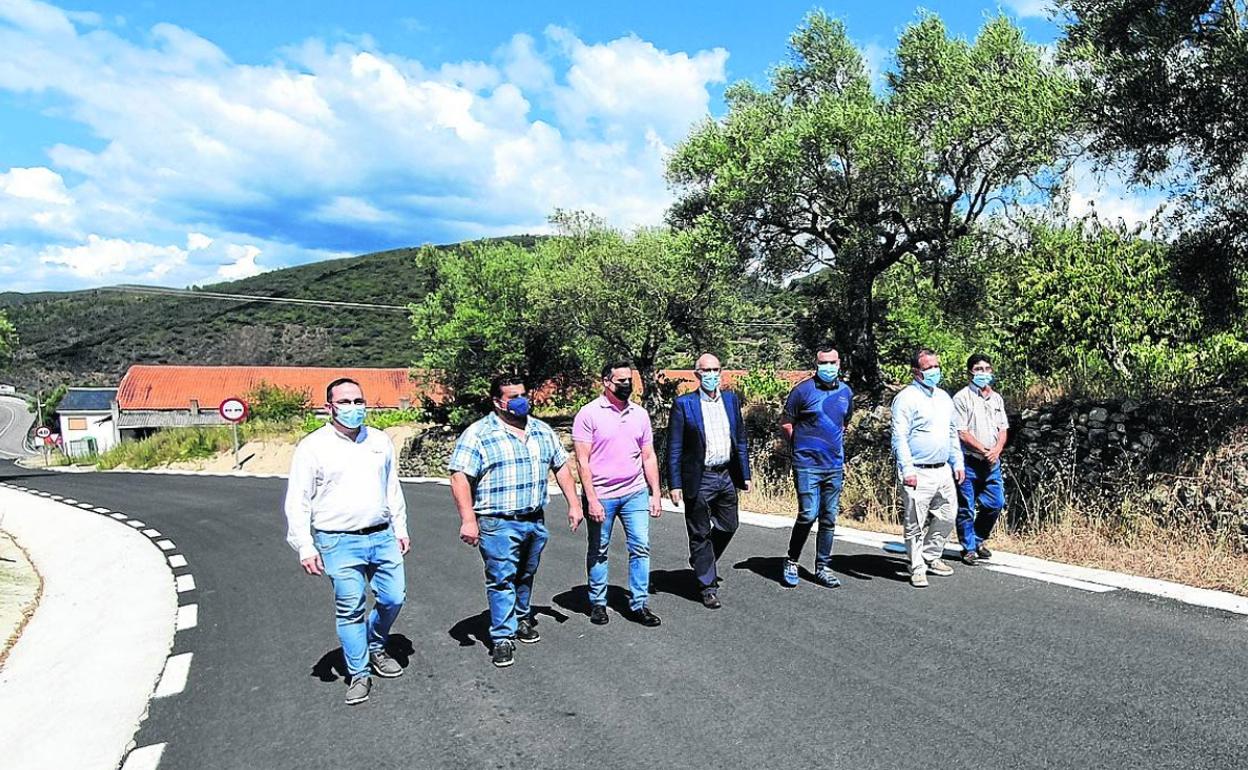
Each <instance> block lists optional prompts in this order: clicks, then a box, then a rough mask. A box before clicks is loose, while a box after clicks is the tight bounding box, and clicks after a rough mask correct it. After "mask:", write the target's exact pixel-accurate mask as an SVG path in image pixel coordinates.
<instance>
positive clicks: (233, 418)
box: [217, 398, 248, 422]
mask: <svg viewBox="0 0 1248 770" xmlns="http://www.w3.org/2000/svg"><path fill="white" fill-rule="evenodd" d="M217 411H218V412H220V413H221V416H222V417H224V418H225V419H226V420H228V421H229V422H242V421H243V420H246V419H247V412H248V408H247V402H246V401H244V400H242V399H241V398H227V399H226V400H224V401H222V402H221V406H219V407H217Z"/></svg>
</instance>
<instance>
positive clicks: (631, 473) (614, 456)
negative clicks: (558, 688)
mask: <svg viewBox="0 0 1248 770" xmlns="http://www.w3.org/2000/svg"><path fill="white" fill-rule="evenodd" d="M632 393H633V369H632V366H630V365H629V363H628V362H627V361H622V362H617V363H612V364H607V365H606V366H604V367H603V368H602V396H601V397H600V398H596V399H594V400H593V401H591V402H589V403H588V404H586V405H585V406H583V407H581V410H580V411H579V412H577V413H576V419H575V420H574V421H573V423H572V442H573V443H574V444H575V445H576V464H577V469H578V472H579V473H580V475H581V489H582V491H583V494H584V497H585V505H584V508H585V514H586V520H587V521H586V523H587V524H588V526H587V527H586V529H587V530H588V531H589V550H588V554H587V555H586V558H585V568H586V571H587V572H588V574H589V603H590V607H591V611H590V614H589V620H590V622H592V623H594V624H595V625H599V626H601V625H603V624H605V623H606V622H607V620H608V617H607V549H608V547H609V546H610V545H611V530H612V528H613V526H614V524H615V521H616V519H619V520H620V521H621V522H622V523H623V524H624V536H625V538H626V539H627V542H628V588H629V591H630V594H631V595H630V597H629V602H628V608H629V615H630V617H631V619H632V620H634V621H636V622H638V623H640V624H642V625H643V626H648V627H654V626H657V625H659V624H660V623H661V622H662V621H661V620H659V616H658V615H655V614H654V613H653V612H651V611H650V608H649V607H647V606H646V600H647V599H648V598H649V597H650V517H652V516H653V517H655V518H658V517H659V515H661V514H662V513H663V507H662V504H661V502H660V497H659V461H658V458H656V457H655V454H654V441H653V436H652V434H651V431H650V415H649V414H647V413H646V410H645V409H642V408H641V406H640V405H639V404H634V403H633V402H632V401H629V396H631V395H632Z"/></svg>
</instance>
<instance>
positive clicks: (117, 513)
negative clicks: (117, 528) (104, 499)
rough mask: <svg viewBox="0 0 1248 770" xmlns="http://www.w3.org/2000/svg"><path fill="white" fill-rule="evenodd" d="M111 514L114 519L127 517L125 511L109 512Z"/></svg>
mask: <svg viewBox="0 0 1248 770" xmlns="http://www.w3.org/2000/svg"><path fill="white" fill-rule="evenodd" d="M109 516H111V517H113V518H114V519H117V520H118V521H120V520H121V519H124V518H126V514H124V513H119V512H114V513H110V514H109Z"/></svg>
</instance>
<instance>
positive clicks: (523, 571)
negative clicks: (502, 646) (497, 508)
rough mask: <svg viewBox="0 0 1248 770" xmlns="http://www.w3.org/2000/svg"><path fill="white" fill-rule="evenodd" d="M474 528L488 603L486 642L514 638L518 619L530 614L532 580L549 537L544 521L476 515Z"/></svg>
mask: <svg viewBox="0 0 1248 770" xmlns="http://www.w3.org/2000/svg"><path fill="white" fill-rule="evenodd" d="M477 528H478V529H479V530H480V539H479V540H478V541H477V544H478V548H479V549H480V551H481V560H482V561H483V562H485V598H486V600H487V601H488V602H489V603H490V639H491V640H493V641H494V642H501V641H502V640H504V639H514V638H515V637H516V627H517V626H518V625H519V621H520V619H521V618H528V617H529V615H530V613H532V612H533V607H532V604H531V602H532V598H533V578H534V577H535V576H536V575H537V567H538V565H539V564H540V563H541V561H542V549H543V548H545V547H546V540H547V538H548V537H549V534H548V533H547V531H546V522H544V521H543V520H542V519H541V518H540V517H539V518H534V519H500V518H499V517H497V516H479V517H477Z"/></svg>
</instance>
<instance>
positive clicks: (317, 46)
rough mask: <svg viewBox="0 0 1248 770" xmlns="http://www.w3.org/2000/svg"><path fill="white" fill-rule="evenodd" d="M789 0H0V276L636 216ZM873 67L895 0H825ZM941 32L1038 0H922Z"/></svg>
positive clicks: (219, 259)
mask: <svg viewBox="0 0 1248 770" xmlns="http://www.w3.org/2000/svg"><path fill="white" fill-rule="evenodd" d="M812 7H814V6H812V5H811V4H809V3H799V2H771V3H758V2H672V1H671V0H668V1H667V2H649V1H645V2H632V3H584V2H580V3H554V2H512V3H504V2H498V3H472V2H461V3H437V4H434V3H417V2H390V1H387V2H367V3H358V4H346V3H331V2H325V1H324V0H321V1H320V2H311V1H307V0H304V1H300V2H289V1H288V2H278V1H277V0H274V1H272V2H260V3H257V2H254V0H251V1H250V2H240V1H238V0H217V1H216V2H202V1H201V0H184V1H183V2H177V3H168V2H163V3H156V2H87V3H80V4H74V5H72V6H57V5H50V4H45V3H41V2H35V1H34V0H0V290H10V289H12V290H19V291H31V290H43V289H67V288H80V287H85V286H96V285H104V284H110V283H118V282H142V283H156V284H165V285H188V284H202V283H208V282H212V281H218V280H224V279H230V278H237V277H243V276H246V275H250V274H254V273H256V272H258V271H262V270H267V269H273V268H277V267H283V266H287V265H291V264H299V263H304V262H308V261H313V260H317V259H325V258H330V257H337V256H344V255H348V254H358V253H363V252H367V251H372V250H376V249H382V248H389V247H394V246H404V245H415V244H420V243H425V242H448V241H456V240H461V239H464V238H472V237H479V236H484V235H496V234H507V233H516V232H536V231H540V230H542V228H543V227H544V225H545V218H546V216H547V215H548V214H549V213H550V212H551V211H552V210H554V209H555V208H586V209H590V210H593V211H595V212H597V213H599V214H601V215H603V216H605V217H606V218H607V219H608V221H610V222H612V223H613V224H616V225H619V226H623V227H628V226H634V225H642V224H654V223H657V222H658V221H659V220H660V218H661V216H662V212H663V210H664V208H665V207H666V205H667V204H668V202H669V201H670V192H669V191H668V190H667V188H666V185H665V183H664V181H663V178H662V168H663V165H662V164H663V157H664V155H665V153H667V152H668V151H670V148H671V147H672V146H674V145H675V144H676V143H677V142H679V141H680V139H681V138H682V137H683V136H684V135H685V134H686V133H687V131H688V128H689V126H690V125H692V124H693V123H694V122H696V121H697V120H699V119H702V118H704V117H705V116H706V115H708V114H710V115H719V114H721V113H722V110H723V104H722V94H723V91H724V88H725V87H726V86H727V85H728V84H730V83H732V82H734V81H737V80H741V79H749V80H754V81H757V82H763V81H764V80H765V78H766V74H767V71H768V68H769V67H770V66H771V65H773V64H775V63H777V62H778V61H781V60H782V59H783V57H784V56H785V42H786V39H787V36H788V35H789V33H790V32H791V31H792V30H793V28H794V27H795V26H796V25H797V24H798V23H799V21H800V20H801V18H802V16H803V15H804V14H805V13H806V12H807V11H809V10H810V9H811V8H812ZM824 7H825V9H826V10H827V11H829V12H830V13H832V14H833V15H836V16H839V17H841V18H843V19H844V20H845V21H846V23H847V25H848V28H849V30H850V34H851V35H852V36H853V38H854V40H855V41H856V42H857V43H858V44H859V46H860V47H861V48H862V50H863V53H864V56H865V58H866V59H867V61H868V63H869V65H870V66H871V67H873V68H874V69H875V70H877V71H878V70H879V69H880V68H882V67H886V66H887V57H888V51H889V49H890V48H891V47H892V45H893V44H894V41H895V40H896V38H897V35H898V33H899V31H900V30H901V29H903V28H904V26H905V25H906V24H908V23H910V22H912V21H914V20H915V19H916V18H917V17H918V14H919V13H920V10H919V7H918V6H916V5H914V4H913V3H911V2H901V1H898V0H876V1H875V2H869V3H868V2H854V3H840V4H829V5H825V6H824ZM922 7H923V8H925V9H927V10H930V11H933V12H935V13H937V14H939V15H940V16H941V17H942V18H943V19H944V20H945V21H946V23H947V24H948V25H949V27H950V28H951V29H952V30H953V31H954V32H955V33H957V34H962V35H967V36H973V35H974V33H975V31H976V30H977V29H978V27H979V26H980V25H981V24H982V22H983V21H984V19H985V18H987V17H989V16H991V15H993V14H996V13H1007V14H1009V15H1011V16H1012V17H1014V18H1015V19H1017V20H1018V22H1019V23H1020V24H1021V25H1022V26H1023V28H1024V29H1025V30H1026V32H1027V34H1028V36H1029V37H1030V38H1031V39H1032V40H1033V41H1034V42H1036V43H1041V44H1048V43H1051V42H1053V40H1054V39H1055V38H1056V37H1057V35H1058V30H1057V28H1056V27H1055V26H1054V25H1053V23H1052V22H1050V21H1049V20H1048V19H1047V18H1046V12H1045V3H1044V2H1043V0H1006V1H1005V2H1001V3H995V2H988V3H979V2H972V1H969V0H965V1H963V2H934V1H932V2H927V3H925V4H924V5H923V6H922Z"/></svg>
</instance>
